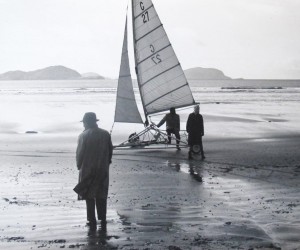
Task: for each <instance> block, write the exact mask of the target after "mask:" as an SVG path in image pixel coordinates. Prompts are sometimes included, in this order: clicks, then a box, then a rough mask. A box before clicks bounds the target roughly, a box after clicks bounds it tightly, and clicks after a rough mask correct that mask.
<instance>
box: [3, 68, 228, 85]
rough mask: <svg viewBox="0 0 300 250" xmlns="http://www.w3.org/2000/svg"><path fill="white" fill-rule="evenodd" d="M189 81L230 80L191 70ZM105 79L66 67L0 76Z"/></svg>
mask: <svg viewBox="0 0 300 250" xmlns="http://www.w3.org/2000/svg"><path fill="white" fill-rule="evenodd" d="M184 73H185V75H186V78H187V79H188V80H230V79H231V78H230V77H228V76H226V75H224V73H223V72H222V71H221V70H218V69H213V68H201V67H196V68H191V69H187V70H185V71H184ZM95 79H105V77H103V76H100V75H98V74H97V73H93V72H89V73H84V74H80V73H78V72H77V71H76V70H73V69H70V68H67V67H65V66H61V65H58V66H50V67H47V68H44V69H38V70H34V71H28V72H25V71H21V70H15V71H8V72H6V73H3V74H0V80H7V81H9V80H95Z"/></svg>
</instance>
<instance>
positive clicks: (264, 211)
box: [0, 134, 300, 249]
mask: <svg viewBox="0 0 300 250" xmlns="http://www.w3.org/2000/svg"><path fill="white" fill-rule="evenodd" d="M299 139H300V137H299V135H294V136H292V135H290V136H289V137H286V136H284V137H283V136H279V137H278V136H275V135H273V136H270V135H268V137H266V138H260V139H253V138H222V139H216V138H213V137H208V138H206V139H205V140H204V146H205V151H206V156H207V158H206V159H205V160H204V161H201V160H192V161H188V160H187V149H186V148H183V149H182V150H181V151H176V150H174V149H167V150H148V151H145V150H115V151H114V156H113V163H112V165H111V172H110V190H109V199H108V225H107V228H108V230H107V233H104V232H102V231H101V230H100V227H99V230H97V231H96V232H91V231H89V230H88V228H87V227H85V222H86V219H85V203H84V202H83V201H77V200H76V194H75V193H74V192H73V190H72V189H73V187H74V186H75V185H76V182H77V178H78V173H77V170H76V167H75V160H74V157H75V154H74V151H75V148H76V137H74V136H63V135H60V136H53V135H40V134H21V135H20V134H13V135H10V136H7V138H6V140H4V141H5V143H4V141H2V142H1V156H0V158H1V160H0V161H1V170H0V173H1V180H0V192H1V200H0V208H1V214H0V232H1V233H0V235H1V238H0V246H1V249H37V248H46V249H49V248H50V249H57V248H78V249H300V248H299V246H300V238H299V235H300V197H299V193H300V192H299V191H300V182H299V180H300V177H299V174H300V154H299V153H298V152H299V148H300V140H299ZM191 169H192V171H191ZM201 179H202V181H201Z"/></svg>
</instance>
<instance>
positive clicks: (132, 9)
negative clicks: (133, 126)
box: [131, 0, 149, 126]
mask: <svg viewBox="0 0 300 250" xmlns="http://www.w3.org/2000/svg"><path fill="white" fill-rule="evenodd" d="M131 14H132V35H133V51H134V64H135V67H134V68H135V73H136V77H137V82H138V89H139V93H140V97H141V100H142V106H143V110H144V114H145V125H146V126H148V124H149V121H148V114H147V110H146V109H145V103H144V98H143V97H142V92H141V88H140V84H141V83H140V77H139V72H138V67H137V53H136V46H135V44H136V40H135V22H134V19H135V17H134V0H131Z"/></svg>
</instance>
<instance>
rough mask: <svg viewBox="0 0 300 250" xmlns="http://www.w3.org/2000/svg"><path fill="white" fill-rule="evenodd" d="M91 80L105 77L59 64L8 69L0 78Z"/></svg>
mask: <svg viewBox="0 0 300 250" xmlns="http://www.w3.org/2000/svg"><path fill="white" fill-rule="evenodd" d="M81 79H82V80H83V79H85V80H89V79H104V77H103V76H100V75H98V74H96V73H86V74H82V75H81V74H80V73H78V72H77V71H76V70H73V69H70V68H67V67H65V66H61V65H57V66H50V67H47V68H43V69H38V70H34V71H28V72H25V71H21V70H15V71H8V72H5V73H3V74H0V80H81Z"/></svg>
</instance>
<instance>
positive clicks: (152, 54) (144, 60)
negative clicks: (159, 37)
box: [137, 43, 171, 65]
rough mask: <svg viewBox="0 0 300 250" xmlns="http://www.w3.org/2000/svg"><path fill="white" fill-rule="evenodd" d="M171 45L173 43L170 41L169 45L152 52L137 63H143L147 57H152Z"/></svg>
mask: <svg viewBox="0 0 300 250" xmlns="http://www.w3.org/2000/svg"><path fill="white" fill-rule="evenodd" d="M170 46H171V43H169V44H168V45H167V46H165V47H163V48H161V49H160V50H158V51H155V52H154V53H153V54H151V55H150V56H148V57H146V58H144V59H143V60H142V61H140V62H138V63H137V65H139V64H141V63H143V62H144V61H146V60H147V59H149V58H151V57H152V56H154V55H155V54H157V53H158V52H161V51H162V50H164V49H166V48H168V47H170Z"/></svg>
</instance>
